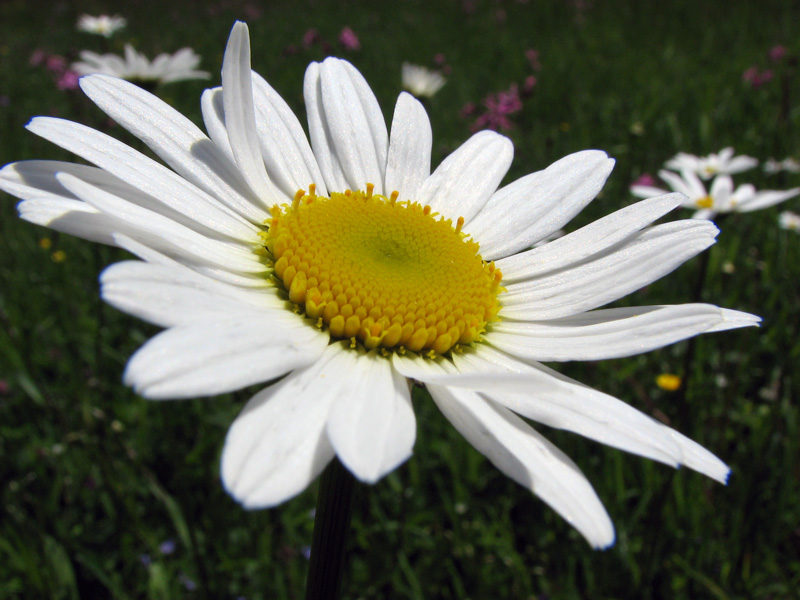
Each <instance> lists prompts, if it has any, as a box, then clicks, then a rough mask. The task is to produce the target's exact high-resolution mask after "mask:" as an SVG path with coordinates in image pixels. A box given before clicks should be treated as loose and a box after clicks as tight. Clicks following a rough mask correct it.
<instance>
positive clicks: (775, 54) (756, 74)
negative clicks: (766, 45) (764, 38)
mask: <svg viewBox="0 0 800 600" xmlns="http://www.w3.org/2000/svg"><path fill="white" fill-rule="evenodd" d="M767 59H768V60H769V62H770V64H771V65H772V66H771V67H767V68H763V69H762V68H761V67H760V66H759V65H752V66H750V67H748V68H747V69H745V71H744V73H742V81H743V82H745V83H747V84H749V85H750V86H751V87H752V88H753V89H756V90H757V89H759V88H762V87H764V86H765V85H766V84H768V83H769V82H770V81H772V80H773V79H774V78H775V71H774V69H775V68H781V67H782V66H783V65H784V63H787V62H790V61H791V60H793V59H792V57H791V56H790V55H789V51H788V50H787V49H786V47H785V46H782V45H780V44H778V45H776V46H773V47H772V48H770V49H769V51H768V52H767Z"/></svg>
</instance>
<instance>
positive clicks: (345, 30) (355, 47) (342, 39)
mask: <svg viewBox="0 0 800 600" xmlns="http://www.w3.org/2000/svg"><path fill="white" fill-rule="evenodd" d="M337 42H338V45H337V44H332V43H331V42H329V41H328V40H327V39H326V38H325V37H324V36H323V35H322V34H321V33H320V31H319V29H317V28H316V27H310V28H308V29H306V31H305V33H303V38H302V40H301V41H300V44H299V45H297V44H289V45H288V46H286V47H285V48H284V49H283V53H284V54H285V55H286V56H294V55H296V54H299V53H300V52H301V50H302V51H303V52H304V53H306V54H315V55H319V54H320V52H321V55H322V56H328V55H330V54H331V53H333V52H334V51H335V50H337V49H341V50H344V51H345V52H358V51H359V50H361V40H360V39H359V37H358V34H356V32H355V31H354V30H353V29H352V28H350V27H347V26H344V27H342V29H341V31H340V32H339V35H338V36H337Z"/></svg>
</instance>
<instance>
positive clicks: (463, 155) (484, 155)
mask: <svg viewBox="0 0 800 600" xmlns="http://www.w3.org/2000/svg"><path fill="white" fill-rule="evenodd" d="M513 158H514V145H513V144H512V143H511V140H509V139H508V138H507V137H505V136H502V135H500V134H498V133H495V132H494V131H479V132H478V133H476V134H475V135H473V136H472V137H471V138H469V139H468V140H467V141H466V142H464V143H463V144H462V145H461V146H460V147H458V148H457V149H456V150H455V152H453V153H452V154H451V155H450V156H448V157H447V158H445V159H444V160H443V161H442V164H440V165H439V166H438V167H437V168H436V170H435V171H434V172H433V174H432V175H431V176H430V177H429V178H428V179H427V180H425V183H423V184H422V187H421V188H420V190H419V196H418V197H417V198H416V200H417V202H419V203H420V204H422V205H426V204H429V205H430V206H431V208H432V209H433V210H434V212H438V213H441V214H442V215H443V216H444V217H445V218H448V219H453V221H455V220H456V219H458V217H464V222H465V223H467V224H468V223H469V222H470V221H471V220H472V219H473V218H474V217H475V215H477V214H478V212H479V211H480V210H481V209H482V208H483V207H484V205H485V204H486V202H487V200H489V197H490V196H491V195H492V194H493V193H494V192H495V190H497V186H498V185H500V182H501V181H502V180H503V177H505V174H506V172H507V171H508V167H510V166H511V161H512V159H513ZM478 241H480V240H478Z"/></svg>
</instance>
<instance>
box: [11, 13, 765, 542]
mask: <svg viewBox="0 0 800 600" xmlns="http://www.w3.org/2000/svg"><path fill="white" fill-rule="evenodd" d="M81 86H82V88H83V90H84V91H85V92H86V94H87V95H88V96H89V97H90V98H91V99H92V100H93V101H94V102H95V103H96V104H97V105H98V106H99V107H100V108H102V109H103V110H104V111H105V112H106V113H107V114H108V115H109V116H110V117H112V118H113V119H115V120H116V121H117V122H118V123H119V124H120V125H122V126H123V127H125V128H126V129H128V130H129V131H130V132H131V133H133V134H134V135H136V136H137V137H138V138H139V139H141V140H142V141H143V142H144V143H145V144H147V146H149V148H150V149H151V150H152V151H153V152H154V153H155V154H156V155H157V156H159V157H160V158H161V159H162V160H163V161H164V163H166V165H167V166H163V165H162V164H160V163H158V162H156V161H154V160H151V159H150V158H148V157H146V156H145V155H143V154H141V153H139V152H138V151H136V150H134V149H132V148H130V147H128V146H126V145H124V144H122V143H121V142H119V141H117V140H115V139H113V138H111V137H109V136H107V135H105V134H103V133H100V132H98V131H95V130H93V129H90V128H88V127H86V126H83V125H79V124H77V123H73V122H69V121H65V120H62V119H56V118H50V117H38V118H35V119H33V120H32V121H31V122H30V124H29V125H28V129H29V130H30V131H32V132H33V133H35V134H37V135H40V136H42V137H44V138H46V139H48V140H50V141H52V142H54V143H55V144H58V145H59V146H61V147H63V148H65V149H67V150H69V151H71V152H73V153H75V154H77V155H78V156H80V157H82V158H84V159H86V160H87V161H89V162H90V163H93V164H94V165H96V166H87V165H80V164H73V163H66V162H55V161H38V160H37V161H26V162H20V163H15V164H11V165H8V166H6V167H5V168H4V169H3V170H2V171H0V188H2V189H4V190H5V191H7V192H9V193H11V194H14V195H16V196H18V197H20V198H22V199H23V202H21V203H20V205H19V211H20V215H21V217H22V218H24V219H27V220H28V221H31V222H33V223H38V224H41V225H45V226H48V227H52V228H54V229H57V230H59V231H64V232H67V233H71V234H74V235H78V236H81V237H84V238H87V239H90V240H94V241H98V242H104V243H108V244H115V245H118V246H121V247H124V248H126V249H128V250H130V251H131V252H133V253H134V254H136V255H138V256H139V258H141V259H142V260H141V261H136V260H133V261H128V262H123V263H119V264H115V265H112V266H111V267H109V268H107V269H106V270H105V271H104V273H103V275H102V294H103V298H104V299H105V300H106V301H107V302H109V303H110V304H112V305H113V306H115V307H117V308H119V309H121V310H123V311H126V312H128V313H130V314H132V315H135V316H138V317H140V318H142V319H145V320H147V321H149V322H151V323H155V324H157V325H160V326H162V327H165V328H166V330H165V331H164V332H162V333H160V334H159V335H157V336H155V337H154V338H153V339H152V340H150V341H149V342H147V343H146V344H145V345H144V346H143V347H142V348H141V349H139V350H138V351H137V352H136V354H134V356H133V357H132V358H131V360H130V362H129V364H128V367H127V369H126V371H125V381H126V382H127V383H128V384H130V385H132V386H133V387H134V388H135V389H136V390H137V391H138V392H139V393H140V394H142V395H143V396H146V397H148V398H156V399H158V398H189V397H196V396H204V395H214V394H220V393H224V392H230V391H233V390H237V389H240V388H242V387H245V386H249V385H252V384H255V383H259V382H270V383H269V384H268V386H267V387H266V388H265V389H264V390H263V391H261V392H259V393H258V394H256V395H255V396H254V397H253V398H252V399H251V400H250V402H249V403H248V404H247V406H246V407H245V408H244V410H243V411H242V413H241V414H240V416H239V417H238V418H237V419H236V421H235V422H234V423H233V425H232V426H231V428H230V431H229V433H228V436H227V439H226V442H225V448H224V451H223V456H222V468H221V470H222V478H223V482H224V485H225V487H226V488H227V489H228V491H229V492H230V493H231V494H232V495H233V496H234V497H235V498H237V499H238V500H239V501H240V502H241V503H242V504H244V505H245V506H247V507H252V508H257V507H268V506H275V505H277V504H280V503H281V502H284V501H286V500H287V499H288V498H291V497H292V496H294V495H296V494H298V493H300V492H301V491H303V490H304V489H305V488H306V487H307V486H308V485H309V484H310V483H311V482H312V481H313V480H314V478H315V477H317V475H318V474H319V473H320V472H321V471H322V470H323V469H324V468H325V466H326V465H327V464H328V462H330V461H331V460H332V458H333V457H334V456H338V457H339V459H340V460H341V462H342V463H343V464H344V465H345V466H346V467H347V468H348V469H349V470H350V471H351V472H352V473H353V474H354V475H355V476H356V477H358V478H359V479H360V480H362V481H365V482H375V481H377V480H379V479H380V478H382V477H383V476H384V475H386V474H387V473H388V472H390V471H391V470H393V469H395V468H396V467H397V466H398V465H400V464H401V463H402V462H404V461H405V460H406V459H408V457H409V456H410V455H411V452H412V448H413V445H414V440H415V437H416V421H415V416H414V411H413V407H412V404H411V395H410V390H409V388H410V385H411V382H413V381H417V382H421V383H424V384H425V385H426V386H427V388H428V390H429V391H430V393H431V396H432V397H433V401H434V402H435V403H436V404H437V406H438V407H439V408H440V409H441V411H442V413H443V414H444V415H445V416H446V417H447V418H448V419H449V420H450V421H451V423H452V424H453V425H454V426H455V427H456V428H457V429H458V430H459V431H460V432H461V433H462V434H463V435H464V437H465V438H466V439H467V440H468V441H469V442H470V443H471V444H473V445H474V446H475V447H476V448H477V449H478V450H479V451H480V452H482V453H483V454H484V455H486V456H487V457H488V458H489V460H491V461H492V462H493V463H494V464H495V465H496V466H497V467H498V468H499V469H500V470H501V471H502V472H503V473H505V474H507V475H508V476H509V477H511V478H513V479H514V480H515V481H517V482H519V483H520V484H522V485H523V486H525V487H526V488H528V489H530V490H531V491H532V492H533V493H535V494H536V495H538V496H539V497H540V498H542V499H543V500H544V501H545V502H547V503H548V504H549V505H550V506H552V507H553V508H554V509H555V510H556V511H558V512H559V513H560V514H561V515H562V516H564V518H565V519H567V521H568V522H569V523H571V524H572V525H573V526H574V527H576V528H577V529H578V530H579V531H580V532H581V533H582V534H583V535H584V536H585V537H586V539H587V540H588V541H589V542H590V543H591V544H592V545H593V546H596V547H605V546H608V545H609V544H611V543H612V542H613V540H614V530H613V526H612V524H611V521H610V519H609V517H608V514H607V513H606V511H605V509H604V508H603V505H602V503H601V502H600V500H599V499H598V497H597V495H596V494H595V492H594V490H593V489H592V486H591V484H590V483H589V481H588V480H587V479H586V477H585V476H584V475H583V474H582V473H581V472H580V470H579V468H578V467H577V466H576V465H575V464H574V463H573V462H572V461H571V460H570V459H569V458H567V457H566V456H565V455H564V454H563V453H562V452H560V451H559V450H558V449H557V448H556V447H555V446H553V445H552V444H551V443H550V442H548V441H547V440H546V439H545V437H544V436H543V435H542V434H541V433H539V432H538V431H536V430H535V429H533V428H532V427H531V426H530V425H528V424H527V423H526V422H525V420H524V419H523V418H528V419H533V420H536V421H539V422H540V423H543V424H544V425H548V426H551V427H555V428H559V429H566V430H569V431H573V432H576V433H579V434H581V435H584V436H586V437H589V438H591V439H594V440H597V441H599V442H601V443H604V444H608V445H611V446H614V447H616V448H619V449H622V450H625V451H628V452H633V453H635V454H639V455H642V456H645V457H648V458H651V459H653V460H658V461H661V462H663V463H666V464H668V465H672V466H675V467H677V466H679V465H685V466H687V467H689V468H691V469H695V470H697V471H699V472H701V473H704V474H706V475H708V476H709V477H712V478H714V479H716V480H718V481H721V482H725V481H726V479H727V477H728V474H729V469H728V467H726V466H725V464H724V463H722V462H721V461H720V460H719V459H718V458H716V457H715V456H714V455H713V454H711V453H710V452H708V451H707V450H705V449H704V448H702V447H701V446H699V445H698V444H696V443H695V442H693V441H691V440H689V439H687V438H686V437H684V436H682V435H681V434H680V433H678V432H676V431H673V430H671V429H669V428H668V427H666V426H665V425H663V424H661V423H659V422H657V421H655V420H653V419H651V418H650V417H648V416H646V415H644V414H642V413H640V412H639V411H637V410H635V409H634V408H633V407H631V406H629V405H628V404H626V403H624V402H622V401H620V400H617V399H615V398H613V397H611V396H608V395H606V394H603V393H601V392H597V391H595V390H592V389H590V388H588V387H586V386H584V385H581V384H580V383H578V382H576V381H573V380H571V379H569V378H567V377H565V376H563V375H560V374H558V373H556V372H555V371H553V370H551V369H549V368H547V367H545V366H544V365H542V364H541V363H540V362H539V361H569V360H597V359H603V358H616V357H622V356H629V355H633V354H639V353H642V352H646V351H648V350H651V349H654V348H659V347H661V346H664V345H666V344H671V343H673V342H676V341H678V340H682V339H685V338H687V337H691V336H694V335H697V334H699V333H705V332H714V331H722V330H725V329H732V328H737V327H744V326H751V325H756V324H757V323H758V322H759V320H760V319H759V318H758V317H755V316H753V315H749V314H745V313H741V312H737V311H732V310H727V309H722V308H718V307H716V306H711V305H708V304H686V305H676V306H644V307H633V308H611V309H601V310H595V309H597V308H598V307H601V306H603V305H605V304H608V303H610V302H613V301H614V300H616V299H618V298H621V297H622V296H625V295H627V294H629V293H631V292H633V291H635V290H638V289H639V288H641V287H643V286H646V285H648V284H649V283H651V282H652V281H655V280H656V279H659V278H660V277H662V276H663V275H665V274H667V273H669V272H670V271H672V270H673V269H675V268H676V267H678V266H679V265H680V264H682V263H683V262H684V261H686V260H687V259H689V258H691V257H692V256H694V255H696V254H697V253H699V252H701V251H703V250H704V249H705V248H707V247H708V246H710V245H711V244H713V243H714V238H715V236H716V235H717V233H718V231H717V229H716V227H715V226H714V225H713V224H712V223H710V222H707V221H693V220H683V221H675V222H670V223H666V224H662V225H653V223H654V222H655V221H656V220H658V219H659V218H661V217H662V216H663V215H664V214H666V213H667V212H669V211H671V210H673V209H674V208H676V207H677V206H679V205H680V204H681V200H682V199H681V197H680V196H679V195H678V194H669V195H665V196H661V197H658V198H653V199H650V200H646V201H643V202H639V203H636V204H634V205H632V206H629V207H627V208H624V209H622V210H620V211H617V212H616V213H613V214H611V215H609V216H607V217H604V218H602V219H600V220H599V221H596V222H595V223H593V224H590V225H587V226H585V227H583V228H581V229H578V230H577V231H575V232H573V233H570V234H568V235H565V236H563V237H561V238H559V239H557V240H555V241H552V242H550V243H548V244H545V245H544V246H541V247H538V248H533V249H531V246H533V245H535V244H536V242H537V241H539V240H541V239H544V238H546V237H547V236H548V235H550V234H552V233H553V232H555V231H557V230H558V229H559V228H561V227H563V226H564V225H565V224H566V223H568V222H569V221H570V220H571V219H572V218H573V217H574V216H575V215H576V214H577V213H579V212H580V211H581V209H583V207H585V206H586V205H587V204H588V203H589V202H591V200H592V199H593V198H594V197H595V196H596V195H597V193H598V192H599V191H600V189H601V188H602V186H603V184H604V182H605V180H606V178H607V177H608V175H609V173H610V171H611V169H612V167H613V164H614V161H613V160H611V159H609V158H608V157H607V156H606V154H605V153H603V152H600V151H597V150H588V151H585V152H578V153H576V154H572V155H570V156H567V157H566V158H563V159H561V160H559V161H557V162H556V163H554V164H553V165H551V166H549V167H548V168H546V169H544V170H542V171H538V172H535V173H532V174H530V175H527V176H525V177H522V178H521V179H518V180H517V181H514V182H513V183H510V184H508V185H506V186H505V187H502V188H500V189H497V188H498V185H499V184H500V182H501V180H502V179H503V177H504V176H505V174H506V171H507V170H508V168H509V166H510V164H511V160H512V155H513V146H512V144H511V142H510V141H509V140H508V139H507V138H505V137H503V136H501V135H499V134H497V133H495V132H492V131H483V132H480V133H477V134H475V135H474V136H472V137H471V138H470V139H469V140H467V141H466V142H465V143H464V144H463V145H462V146H461V147H460V148H458V149H457V150H456V151H455V152H453V153H452V154H451V155H450V156H448V157H447V158H445V160H444V161H443V162H442V163H441V164H440V165H439V166H438V168H436V170H435V171H434V172H433V173H431V171H430V167H431V165H430V159H431V147H432V132H431V126H430V122H429V120H428V116H427V114H426V112H425V110H424V108H423V107H422V105H421V104H420V103H419V101H417V100H415V99H414V98H413V97H412V96H410V95H409V94H406V93H402V94H401V95H400V96H399V98H398V100H397V105H396V107H395V111H394V117H393V120H392V125H391V131H387V127H386V124H385V122H384V118H383V113H382V112H381V109H380V106H379V105H378V101H377V99H376V98H375V96H374V95H373V93H372V91H371V90H370V88H369V86H368V84H367V82H366V81H365V80H364V78H363V77H362V75H361V74H360V73H359V72H358V71H357V70H356V69H355V67H353V65H351V64H350V63H348V62H346V61H344V60H339V59H336V58H328V59H326V60H325V61H324V62H322V63H312V64H311V65H310V66H309V67H308V70H307V72H306V76H305V85H304V96H305V104H306V107H307V111H308V126H309V132H310V137H311V143H310V144H309V142H308V140H307V138H306V136H305V134H304V132H303V127H302V126H301V124H300V122H299V121H298V119H297V118H296V117H295V115H294V114H293V113H292V111H291V110H290V108H289V107H288V105H287V104H286V103H285V102H284V101H283V100H282V99H281V97H280V96H279V95H278V94H277V93H276V92H275V91H274V90H273V89H272V88H271V87H270V86H269V84H267V82H266V81H265V80H264V79H262V78H261V77H260V76H259V75H258V74H256V73H254V72H252V71H251V70H250V45H249V38H248V31H247V27H246V26H245V25H244V24H243V23H237V24H236V25H235V26H234V28H233V32H232V33H231V36H230V39H229V41H228V46H227V48H226V51H225V56H224V61H223V69H222V87H218V88H214V89H210V90H206V92H205V93H204V94H203V96H202V102H201V106H202V110H203V118H204V121H205V125H206V129H207V130H208V133H209V136H208V137H207V136H206V135H205V134H204V133H203V132H202V131H201V130H200V129H198V128H197V127H196V126H195V125H194V124H193V123H192V122H190V121H189V120H188V119H187V118H185V117H184V116H183V115H181V114H180V113H178V112H176V111H175V110H174V109H173V108H171V107H170V106H168V105H167V104H165V103H164V102H162V101H161V100H159V99H158V98H156V97H154V96H153V95H151V94H149V93H147V92H146V91H144V90H142V89H141V88H138V87H136V86H134V85H131V84H129V83H127V82H125V81H122V80H119V79H115V78H112V77H108V76H105V75H93V76H90V77H85V78H83V79H82V80H81ZM478 244H480V246H478Z"/></svg>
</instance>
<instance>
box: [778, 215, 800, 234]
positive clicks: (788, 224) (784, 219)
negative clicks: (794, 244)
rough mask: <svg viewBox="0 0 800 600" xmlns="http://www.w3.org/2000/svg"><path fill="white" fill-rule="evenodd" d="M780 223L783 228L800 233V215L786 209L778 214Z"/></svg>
mask: <svg viewBox="0 0 800 600" xmlns="http://www.w3.org/2000/svg"><path fill="white" fill-rule="evenodd" d="M778 225H780V227H781V228H782V229H788V230H789V231H794V232H796V233H800V215H797V214H795V213H793V212H791V211H788V210H785V211H783V212H782V213H781V214H780V215H779V216H778Z"/></svg>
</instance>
